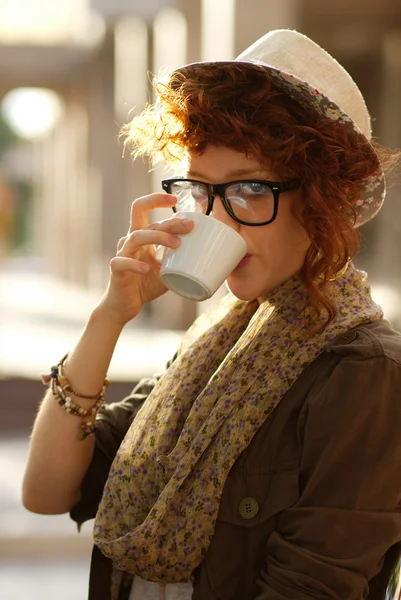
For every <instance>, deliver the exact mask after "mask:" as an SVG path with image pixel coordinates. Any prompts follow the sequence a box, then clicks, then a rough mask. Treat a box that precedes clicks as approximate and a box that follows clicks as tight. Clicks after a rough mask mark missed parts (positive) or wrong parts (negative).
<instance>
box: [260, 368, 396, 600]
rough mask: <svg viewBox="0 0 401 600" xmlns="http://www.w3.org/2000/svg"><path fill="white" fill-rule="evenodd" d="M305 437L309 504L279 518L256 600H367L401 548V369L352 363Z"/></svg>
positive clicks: (308, 413) (303, 498)
mask: <svg viewBox="0 0 401 600" xmlns="http://www.w3.org/2000/svg"><path fill="white" fill-rule="evenodd" d="M301 429H302V438H303V449H302V461H301V469H300V482H299V484H300V497H299V500H298V502H297V503H296V504H295V505H294V506H292V507H291V508H288V509H286V510H284V511H283V512H281V513H280V514H279V515H278V517H277V524H276V527H275V530H274V532H273V534H272V535H271V536H270V538H269V540H268V543H267V557H266V561H265V568H264V570H263V572H262V574H261V577H260V580H259V581H258V588H259V593H258V595H257V596H256V599H255V600H284V599H286V600H311V599H319V600H322V599H335V600H361V599H362V598H366V597H367V595H368V593H369V585H368V582H369V580H371V579H372V578H373V577H374V576H375V575H376V574H377V573H378V572H379V571H380V569H381V567H382V565H383V561H384V556H385V554H386V552H387V551H388V550H389V549H390V548H391V547H392V546H393V545H394V544H396V543H398V542H399V541H400V540H401V508H400V498H401V365H399V364H398V363H396V362H394V361H393V360H391V359H389V358H387V357H383V356H380V357H374V358H369V359H365V360H351V359H349V358H345V359H343V360H342V361H341V362H340V363H339V365H338V366H337V367H336V369H335V371H334V373H333V374H332V376H331V377H330V379H329V380H328V381H327V383H326V385H325V386H324V388H323V389H322V390H321V392H320V393H319V394H318V395H317V396H316V397H315V399H314V400H313V401H312V402H311V403H309V405H307V407H306V409H305V419H304V423H303V426H302V428H301Z"/></svg>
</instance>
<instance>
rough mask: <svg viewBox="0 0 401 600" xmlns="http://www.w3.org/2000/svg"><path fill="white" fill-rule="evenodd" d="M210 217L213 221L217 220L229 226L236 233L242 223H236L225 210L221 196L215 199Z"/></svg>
mask: <svg viewBox="0 0 401 600" xmlns="http://www.w3.org/2000/svg"><path fill="white" fill-rule="evenodd" d="M210 216H211V217H213V219H217V220H218V221H221V222H222V223H224V224H225V225H228V226H229V227H231V228H232V229H234V230H235V231H238V230H239V228H240V223H237V221H235V220H234V219H233V218H232V217H231V216H230V215H229V214H228V212H227V211H226V209H225V208H224V206H223V203H222V201H221V198H220V196H215V197H214V201H213V208H212V212H211V213H210Z"/></svg>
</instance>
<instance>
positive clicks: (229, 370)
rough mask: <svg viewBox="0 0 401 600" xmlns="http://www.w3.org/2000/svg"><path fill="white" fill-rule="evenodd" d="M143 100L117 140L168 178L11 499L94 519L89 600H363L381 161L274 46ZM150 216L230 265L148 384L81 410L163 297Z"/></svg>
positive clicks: (325, 87)
mask: <svg viewBox="0 0 401 600" xmlns="http://www.w3.org/2000/svg"><path fill="white" fill-rule="evenodd" d="M156 88H157V93H158V102H157V104H156V105H155V106H153V107H148V108H147V109H146V110H145V111H144V112H143V113H142V114H141V115H139V116H138V117H136V118H135V119H134V120H133V122H132V123H131V124H130V125H129V126H128V127H127V128H126V129H125V133H126V134H127V135H128V138H127V139H128V143H131V144H132V146H133V154H134V155H138V154H144V153H147V154H149V155H150V156H151V157H152V159H153V160H154V161H157V160H160V159H162V160H164V161H165V162H167V163H169V164H172V165H174V166H175V167H176V170H177V177H175V178H174V179H170V180H166V181H164V182H163V187H164V189H165V190H166V191H167V192H168V193H167V194H166V195H165V194H157V193H156V194H150V195H149V196H145V197H143V198H139V199H138V200H136V201H135V202H134V203H133V205H132V211H131V222H130V228H129V232H128V234H127V236H126V237H124V238H122V239H121V240H120V242H119V244H118V247H117V255H116V257H114V258H113V259H112V261H111V276H110V282H109V286H108V288H107V291H106V293H105V295H104V296H103V298H102V300H101V301H100V303H99V305H98V306H97V307H96V308H95V310H94V312H93V313H92V315H91V316H90V318H89V321H88V324H87V327H86V329H85V331H84V333H83V335H82V337H81V339H80V340H79V341H78V344H77V345H76V347H75V349H74V350H73V351H72V352H70V353H69V354H68V356H67V357H66V358H64V359H63V360H62V361H61V363H59V365H58V366H57V367H53V368H52V373H51V375H50V376H49V377H48V378H47V381H50V383H51V391H50V392H49V393H48V394H47V396H46V397H45V399H44V401H43V403H42V406H41V409H40V412H39V415H38V417H37V420H36V423H35V426H34V430H33V435H32V440H31V449H30V455H29V460H28V465H27V469H26V474H25V481H24V502H25V505H26V507H27V508H29V509H30V510H33V511H36V512H41V513H59V512H67V511H72V516H73V518H74V519H75V520H76V521H77V522H79V523H81V522H83V521H84V520H86V519H88V518H91V517H94V516H95V514H96V521H95V530H94V537H95V544H96V545H95V548H94V553H93V561H92V573H91V582H90V596H89V597H90V598H92V599H97V600H98V599H99V600H100V599H106V598H107V599H109V598H111V599H112V600H115V599H119V600H121V599H122V598H130V599H131V600H132V599H135V600H137V599H139V598H157V597H159V591H160V593H161V595H162V596H163V597H166V598H168V599H169V600H172V599H173V598H182V599H189V598H191V597H192V598H194V599H196V600H206V599H207V600H213V599H220V600H226V599H227V600H228V599H229V600H248V599H249V600H254V599H258V600H268V599H275V600H282V599H291V600H293V599H294V598H297V600H306V599H312V598H319V599H321V598H338V599H341V600H345V599H349V600H354V599H355V600H357V599H358V600H359V599H362V598H369V599H370V600H379V599H384V597H385V590H386V586H387V585H388V582H389V579H390V575H391V572H392V570H393V569H394V566H395V564H396V561H397V558H398V554H399V548H400V542H401V514H400V495H401V494H400V492H401V483H400V481H401V478H400V470H401V468H400V465H401V443H400V441H399V429H400V425H401V409H400V404H399V397H400V391H401V337H400V335H399V334H398V333H396V332H395V331H394V330H392V328H391V327H390V325H389V324H388V323H387V322H386V321H384V320H383V315H382V312H381V309H380V307H378V306H377V305H376V304H375V303H374V302H373V301H372V299H371V297H370V293H369V287H368V285H367V282H366V276H365V274H364V273H361V272H359V271H358V270H357V269H355V267H354V266H353V264H352V262H351V259H352V257H353V256H354V255H355V253H356V251H357V248H358V236H357V232H356V227H357V226H359V225H361V224H363V223H364V222H366V221H367V220H369V219H371V218H372V217H373V216H374V215H375V214H376V213H377V211H378V210H379V208H380V206H381V204H382V202H383V199H384V179H383V171H382V168H383V166H385V164H386V161H387V162H388V161H389V159H388V158H386V156H385V155H384V154H383V153H381V152H380V151H379V150H378V149H377V148H376V147H375V146H374V145H373V144H372V142H371V139H370V137H371V133H370V120H369V115H368V112H367V110H366V107H365V104H364V101H363V98H362V96H361V94H360V92H359V90H358V88H357V87H356V85H355V83H354V82H353V81H352V79H351V78H350V76H349V75H348V74H347V73H346V72H345V71H344V70H343V69H342V67H341V66H340V65H339V64H338V63H337V62H336V61H335V60H334V59H332V58H331V57H330V56H329V55H328V54H327V53H326V52H325V51H324V50H322V49H321V48H319V47H318V46H317V45H316V44H314V43H313V42H312V41H311V40H309V39H308V38H306V37H305V36H302V35H301V34H298V33H297V32H294V31H287V30H278V31H273V32H270V33H269V34H267V35H266V36H265V37H264V38H262V39H261V40H259V41H258V42H256V43H255V44H254V45H253V46H252V47H251V48H250V49H248V50H247V51H245V52H244V53H243V54H242V55H241V56H240V57H239V58H238V59H237V60H236V61H227V62H214V63H197V64H193V65H187V66H184V67H182V68H181V69H178V70H177V71H175V72H174V73H172V74H171V76H170V77H169V79H168V80H167V81H166V82H163V83H162V82H159V83H158V84H157V86H156ZM379 154H380V158H379ZM221 183H223V184H224V186H223V188H221V187H220V188H218V189H217V191H218V194H217V193H216V188H215V187H214V186H216V185H217V184H221ZM159 207H175V210H178V211H180V210H188V208H189V209H190V210H193V211H198V210H202V211H203V212H206V213H207V214H210V217H211V218H216V219H219V220H221V221H223V222H225V223H226V224H227V225H229V226H230V227H233V228H234V229H235V230H236V231H237V232H239V233H240V234H241V235H242V236H243V237H244V239H245V241H246V243H247V247H248V253H247V255H246V257H245V259H243V260H242V261H241V263H240V264H239V265H238V266H237V268H236V269H235V270H234V271H233V272H232V273H231V274H230V275H229V277H228V278H227V286H228V288H229V290H230V294H229V295H228V296H227V298H225V299H223V301H222V302H221V303H220V304H219V305H218V306H217V307H216V308H215V309H213V311H212V312H211V313H210V314H209V315H207V316H204V317H202V318H201V319H199V320H198V321H197V322H196V323H195V325H194V326H193V327H192V328H191V329H190V331H189V332H188V335H187V336H186V337H185V338H184V340H183V343H182V346H181V348H180V349H179V351H178V353H177V356H176V357H175V358H174V360H173V361H172V363H171V364H170V366H169V367H168V369H167V370H166V372H165V373H164V374H163V376H162V377H159V378H156V379H154V380H145V381H143V382H141V383H140V384H139V386H138V387H137V388H136V390H134V392H133V394H132V396H130V397H129V398H127V399H125V400H124V401H123V402H121V403H117V404H115V405H110V406H103V407H102V408H100V409H99V407H100V406H101V404H102V402H103V397H104V392H105V388H106V386H107V380H105V375H106V372H107V368H108V365H109V361H110V358H111V355H112V352H113V349H114V347H115V344H116V342H117V340H118V337H119V334H120V332H121V330H122V328H123V326H124V325H125V324H126V323H127V322H128V321H129V320H131V319H132V318H134V317H135V316H136V315H137V314H138V313H139V311H140V309H141V307H142V306H143V305H144V304H145V303H146V302H148V301H150V300H152V299H154V298H156V297H158V296H160V295H161V294H163V293H164V292H165V291H166V288H165V287H164V286H163V284H162V282H161V280H160V278H159V265H158V263H157V261H156V260H155V245H162V246H166V247H171V248H175V247H177V246H178V245H179V243H180V238H179V237H177V236H181V235H185V234H186V233H187V232H189V231H191V229H192V227H193V223H192V221H191V220H189V221H183V220H181V219H178V218H175V217H173V218H171V219H167V220H165V221H163V222H159V223H154V224H152V225H149V223H148V213H149V211H150V210H152V209H155V208H159ZM216 260H218V257H216ZM74 390H79V393H78V392H75V391H74ZM99 390H100V391H99ZM55 399H56V400H57V402H55ZM145 400H146V401H145ZM59 405H61V407H62V408H64V409H65V410H61V409H60V406H59ZM71 412H72V414H68V413H71ZM95 413H97V433H96V436H93V435H90V434H91V433H93V432H94V431H95V424H94V419H93V416H94V414H95ZM76 416H79V417H81V419H82V418H84V422H83V429H84V431H83V433H84V436H83V437H85V439H84V441H78V440H76V434H77V429H78V425H77V423H78V421H77V419H76ZM131 425H132V426H131ZM124 436H125V437H124ZM95 437H96V440H95V439H94V438H95ZM123 438H124V441H123ZM113 459H114V462H113ZM112 462H113V465H112V466H111V463H112ZM110 467H111V468H110ZM109 470H110V472H109ZM99 503H100V504H99ZM133 574H134V575H135V576H134V577H133ZM132 582H133V583H132Z"/></svg>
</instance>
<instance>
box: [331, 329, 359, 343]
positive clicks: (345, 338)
mask: <svg viewBox="0 0 401 600" xmlns="http://www.w3.org/2000/svg"><path fill="white" fill-rule="evenodd" d="M356 337H358V334H357V332H356V331H347V332H346V333H342V334H341V335H339V336H338V337H337V338H336V339H335V340H334V343H335V344H350V343H351V342H353V341H354V339H355V338H356Z"/></svg>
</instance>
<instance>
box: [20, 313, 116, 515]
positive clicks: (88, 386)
mask: <svg viewBox="0 0 401 600" xmlns="http://www.w3.org/2000/svg"><path fill="white" fill-rule="evenodd" d="M121 330H122V324H121V323H119V322H117V321H115V320H113V319H112V318H111V317H110V316H109V315H108V314H107V312H106V311H104V310H103V309H102V308H101V307H98V308H97V309H95V311H94V312H93V313H92V315H91V317H90V319H89V321H88V323H87V325H86V327H85V330H84V332H83V334H82V336H81V338H80V340H79V342H78V344H77V345H76V347H75V349H74V350H73V351H71V352H70V354H69V356H68V358H67V360H66V362H65V366H64V374H65V375H66V377H67V378H68V381H69V383H70V384H71V386H72V388H73V389H75V390H77V391H79V392H80V393H82V394H85V395H94V394H97V393H98V392H99V390H100V389H101V387H102V385H103V382H104V379H105V377H106V374H107V370H108V367H109V364H110V361H111V358H112V355H113V351H114V348H115V345H116V343H117V340H118V338H119V335H120V333H121ZM58 358H61V357H58ZM69 395H70V396H71V398H72V400H73V401H74V402H75V403H76V404H78V405H79V406H81V407H82V408H84V409H89V408H90V407H91V406H92V405H93V404H94V402H95V401H94V400H87V399H84V398H79V397H77V396H74V395H73V394H69ZM81 421H82V419H80V418H79V417H77V416H75V415H72V414H70V413H67V412H66V411H65V410H63V408H62V407H61V406H59V404H58V403H57V400H56V398H55V397H54V396H53V394H52V393H51V391H50V390H49V391H48V392H47V393H46V395H45V397H44V399H43V401H42V403H41V406H40V409H39V412H38V416H37V418H36V421H35V424H34V427H33V432H32V436H31V442H30V448H29V456H28V461H27V466H26V471H25V476H24V482H23V503H24V505H25V507H26V508H28V509H29V510H31V511H33V512H38V513H44V514H57V513H64V512H68V511H69V510H70V509H71V508H72V507H73V506H74V505H75V504H76V503H77V501H78V500H79V497H80V486H81V482H82V479H83V477H84V475H85V473H86V471H87V469H88V466H89V464H90V461H91V458H92V454H93V447H94V436H92V435H90V436H88V437H87V438H86V439H84V440H80V439H79V434H80V423H81Z"/></svg>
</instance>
